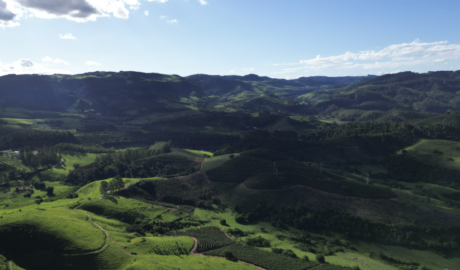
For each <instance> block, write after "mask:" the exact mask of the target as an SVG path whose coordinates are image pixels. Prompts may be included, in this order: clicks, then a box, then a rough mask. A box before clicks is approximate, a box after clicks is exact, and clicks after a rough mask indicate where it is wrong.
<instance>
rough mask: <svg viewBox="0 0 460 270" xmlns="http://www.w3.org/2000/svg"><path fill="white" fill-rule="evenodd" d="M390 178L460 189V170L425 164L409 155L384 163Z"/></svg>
mask: <svg viewBox="0 0 460 270" xmlns="http://www.w3.org/2000/svg"><path fill="white" fill-rule="evenodd" d="M384 166H385V167H386V168H387V169H388V171H389V174H390V177H391V178H393V179H396V180H399V181H405V182H428V183H433V184H438V185H441V186H447V187H452V188H455V189H459V188H460V180H459V179H460V172H459V171H458V170H454V169H449V168H444V167H440V166H438V165H434V164H425V163H422V162H420V161H418V160H416V159H415V158H413V157H411V156H409V155H395V156H392V157H390V158H388V159H387V160H385V162H384Z"/></svg>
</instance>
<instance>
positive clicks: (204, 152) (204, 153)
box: [184, 149, 214, 157]
mask: <svg viewBox="0 0 460 270" xmlns="http://www.w3.org/2000/svg"><path fill="white" fill-rule="evenodd" d="M184 150H185V151H187V152H190V153H193V154H197V155H198V156H203V155H208V156H211V157H212V156H213V155H214V154H213V153H211V152H207V151H202V150H192V149H184Z"/></svg>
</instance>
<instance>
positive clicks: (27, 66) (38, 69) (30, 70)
mask: <svg viewBox="0 0 460 270" xmlns="http://www.w3.org/2000/svg"><path fill="white" fill-rule="evenodd" d="M56 73H60V74H69V73H70V72H69V71H68V70H62V69H52V68H49V67H48V66H47V65H44V64H37V63H34V62H32V60H30V59H20V60H18V61H16V62H13V63H2V62H0V76H3V75H8V74H56Z"/></svg>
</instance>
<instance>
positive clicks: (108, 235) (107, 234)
mask: <svg viewBox="0 0 460 270" xmlns="http://www.w3.org/2000/svg"><path fill="white" fill-rule="evenodd" d="M86 215H87V216H88V218H89V221H90V222H91V223H93V224H94V225H96V227H98V228H99V229H100V230H101V231H103V232H104V233H105V235H106V236H107V237H108V238H109V239H110V240H112V242H113V243H114V244H115V245H117V246H118V247H119V248H120V249H121V250H123V251H124V252H125V253H126V254H128V255H129V256H131V257H134V255H133V254H131V252H129V251H127V250H125V249H124V248H123V247H122V246H120V245H119V244H118V243H117V242H115V240H113V238H112V237H111V236H110V234H109V233H108V232H107V231H106V230H104V229H103V228H102V227H101V225H99V224H97V223H96V222H94V221H92V220H91V216H90V215H89V214H86ZM106 241H107V240H106ZM105 246H106V245H104V246H103V247H102V248H101V249H103V248H105ZM101 249H100V250H101Z"/></svg>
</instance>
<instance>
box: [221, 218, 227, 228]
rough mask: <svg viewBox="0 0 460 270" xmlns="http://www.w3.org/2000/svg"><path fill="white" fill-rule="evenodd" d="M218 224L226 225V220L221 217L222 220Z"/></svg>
mask: <svg viewBox="0 0 460 270" xmlns="http://www.w3.org/2000/svg"><path fill="white" fill-rule="evenodd" d="M220 225H222V226H228V225H227V221H226V220H225V219H222V220H221V221H220Z"/></svg>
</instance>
